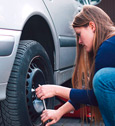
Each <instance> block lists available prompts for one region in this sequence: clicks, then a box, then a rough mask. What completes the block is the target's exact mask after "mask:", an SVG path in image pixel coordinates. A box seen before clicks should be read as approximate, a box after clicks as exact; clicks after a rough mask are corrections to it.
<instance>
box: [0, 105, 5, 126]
mask: <svg viewBox="0 0 115 126" xmlns="http://www.w3.org/2000/svg"><path fill="white" fill-rule="evenodd" d="M0 126H4V123H3V120H2V115H1V103H0Z"/></svg>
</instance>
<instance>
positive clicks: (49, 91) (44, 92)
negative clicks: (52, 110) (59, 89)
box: [36, 85, 56, 100]
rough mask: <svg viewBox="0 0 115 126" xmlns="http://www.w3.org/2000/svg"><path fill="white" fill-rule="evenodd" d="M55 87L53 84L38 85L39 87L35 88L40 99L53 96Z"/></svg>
mask: <svg viewBox="0 0 115 126" xmlns="http://www.w3.org/2000/svg"><path fill="white" fill-rule="evenodd" d="M55 89H56V86H55V85H42V86H41V85H39V87H38V88H36V95H37V97H38V98H40V99H41V100H43V99H46V98H51V97H53V96H55Z"/></svg>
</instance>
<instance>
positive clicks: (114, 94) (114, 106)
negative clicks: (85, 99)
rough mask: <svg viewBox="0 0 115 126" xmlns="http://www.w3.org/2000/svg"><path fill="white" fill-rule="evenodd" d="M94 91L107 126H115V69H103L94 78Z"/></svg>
mask: <svg viewBox="0 0 115 126" xmlns="http://www.w3.org/2000/svg"><path fill="white" fill-rule="evenodd" d="M93 89H94V93H95V96H96V98H97V101H98V105H99V109H100V112H101V115H102V118H103V121H104V123H105V126H115V68H111V67H107V68H102V69H100V70H99V71H97V72H96V74H95V75H94V78H93Z"/></svg>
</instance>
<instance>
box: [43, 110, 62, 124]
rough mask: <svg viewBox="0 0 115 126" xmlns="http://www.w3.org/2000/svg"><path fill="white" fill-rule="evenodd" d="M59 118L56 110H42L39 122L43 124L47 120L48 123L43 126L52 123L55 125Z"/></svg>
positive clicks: (59, 115)
mask: <svg viewBox="0 0 115 126" xmlns="http://www.w3.org/2000/svg"><path fill="white" fill-rule="evenodd" d="M60 118H61V114H60V112H59V111H58V110H49V109H47V110H44V111H43V113H42V115H41V121H42V122H43V123H45V122H46V121H48V120H51V121H49V122H48V123H47V124H46V125H45V126H50V125H52V124H54V123H56V122H57V121H59V119H60Z"/></svg>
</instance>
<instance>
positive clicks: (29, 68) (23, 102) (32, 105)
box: [1, 40, 53, 126]
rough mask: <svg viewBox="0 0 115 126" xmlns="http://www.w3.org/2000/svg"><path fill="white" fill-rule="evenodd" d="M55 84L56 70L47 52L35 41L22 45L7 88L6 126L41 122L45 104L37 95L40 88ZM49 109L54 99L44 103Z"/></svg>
mask: <svg viewBox="0 0 115 126" xmlns="http://www.w3.org/2000/svg"><path fill="white" fill-rule="evenodd" d="M50 83H51V84H52V83H53V70H52V66H51V63H50V60H49V58H48V55H47V53H46V51H45V50H44V48H43V47H42V46H41V45H40V44H39V43H38V42H36V41H32V40H23V41H21V42H20V44H19V47H18V51H17V55H16V58H15V61H14V65H13V68H12V72H11V75H10V78H9V82H8V86H7V94H6V95H7V97H6V100H5V101H3V102H2V103H1V109H2V117H3V121H4V124H5V126H33V125H38V124H39V123H41V122H40V114H41V113H42V111H43V109H44V106H43V102H42V101H41V100H40V99H38V98H37V97H36V95H35V92H34V89H35V88H37V87H38V84H41V85H42V84H50ZM45 102H46V105H47V108H48V107H49V106H50V107H51V106H53V99H47V100H45Z"/></svg>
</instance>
